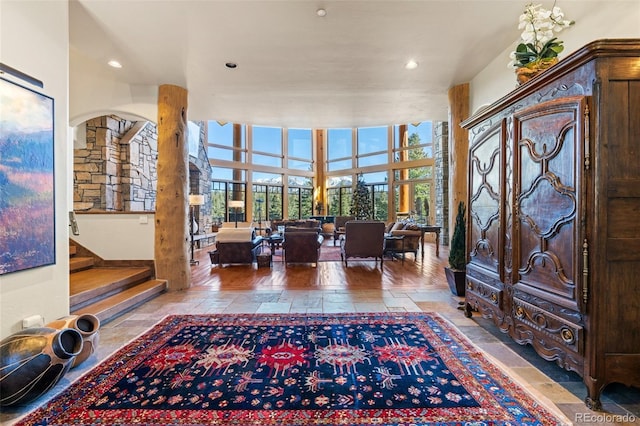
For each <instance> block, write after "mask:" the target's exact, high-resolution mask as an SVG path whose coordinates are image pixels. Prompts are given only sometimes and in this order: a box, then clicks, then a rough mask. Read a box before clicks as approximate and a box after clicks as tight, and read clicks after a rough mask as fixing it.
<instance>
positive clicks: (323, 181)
mask: <svg viewBox="0 0 640 426" xmlns="http://www.w3.org/2000/svg"><path fill="white" fill-rule="evenodd" d="M324 135H325V130H323V129H316V131H315V138H314V139H315V141H316V159H315V164H316V173H315V175H316V187H315V194H314V195H315V201H316V203H315V205H314V206H313V213H314V214H319V215H325V216H326V215H328V214H329V205H328V204H327V199H326V193H327V187H326V185H327V175H326V171H325V167H326V163H325V155H324V147H325V144H324V140H325V137H324ZM318 203H322V211H321V212H320V213H318V212H317V210H316V206H317V205H318Z"/></svg>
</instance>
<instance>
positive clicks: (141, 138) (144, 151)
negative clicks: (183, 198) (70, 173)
mask: <svg viewBox="0 0 640 426" xmlns="http://www.w3.org/2000/svg"><path fill="white" fill-rule="evenodd" d="M84 128H85V132H86V138H82V139H83V140H84V144H83V145H82V146H80V147H76V149H74V179H73V189H74V196H73V204H74V210H101V211H153V210H154V209H155V199H156V184H157V177H158V176H157V169H156V166H157V160H158V137H157V131H156V126H155V124H153V123H149V122H133V121H129V120H125V119H123V118H120V117H117V116H115V115H109V116H102V117H97V118H94V119H91V120H87V122H86V123H85V126H84Z"/></svg>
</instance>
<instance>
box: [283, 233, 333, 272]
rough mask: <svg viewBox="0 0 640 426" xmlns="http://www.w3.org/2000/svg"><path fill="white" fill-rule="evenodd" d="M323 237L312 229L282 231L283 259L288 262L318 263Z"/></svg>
mask: <svg viewBox="0 0 640 426" xmlns="http://www.w3.org/2000/svg"><path fill="white" fill-rule="evenodd" d="M323 240H324V237H323V236H322V235H320V234H318V233H317V232H314V231H313V230H308V231H301V232H288V231H285V233H284V242H283V243H282V248H283V249H284V261H285V264H288V263H315V264H316V265H317V263H318V257H320V246H322V241H323Z"/></svg>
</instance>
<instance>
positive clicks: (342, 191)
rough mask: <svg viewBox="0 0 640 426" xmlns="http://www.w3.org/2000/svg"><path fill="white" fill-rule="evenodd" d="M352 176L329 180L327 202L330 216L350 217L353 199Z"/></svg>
mask: <svg viewBox="0 0 640 426" xmlns="http://www.w3.org/2000/svg"><path fill="white" fill-rule="evenodd" d="M352 181H353V179H352V177H351V176H337V177H332V178H330V179H329V185H328V188H327V201H328V203H329V213H328V214H329V215H332V216H348V215H349V210H350V209H351V197H352V194H353V188H352Z"/></svg>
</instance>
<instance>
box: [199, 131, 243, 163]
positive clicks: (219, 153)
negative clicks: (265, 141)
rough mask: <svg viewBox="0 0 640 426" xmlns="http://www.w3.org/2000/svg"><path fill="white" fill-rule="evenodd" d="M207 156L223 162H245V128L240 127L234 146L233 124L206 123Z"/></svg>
mask: <svg viewBox="0 0 640 426" xmlns="http://www.w3.org/2000/svg"><path fill="white" fill-rule="evenodd" d="M207 127H208V129H207V134H208V140H207V156H208V157H209V158H210V159H214V158H215V159H216V160H225V161H241V162H244V161H245V158H246V157H245V156H246V146H245V137H244V135H245V126H240V129H241V130H240V132H241V133H240V135H239V138H238V139H237V140H236V142H235V143H236V144H237V145H238V146H234V136H233V127H234V126H233V124H231V123H222V124H221V123H218V122H217V121H209V122H208V123H207Z"/></svg>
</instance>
